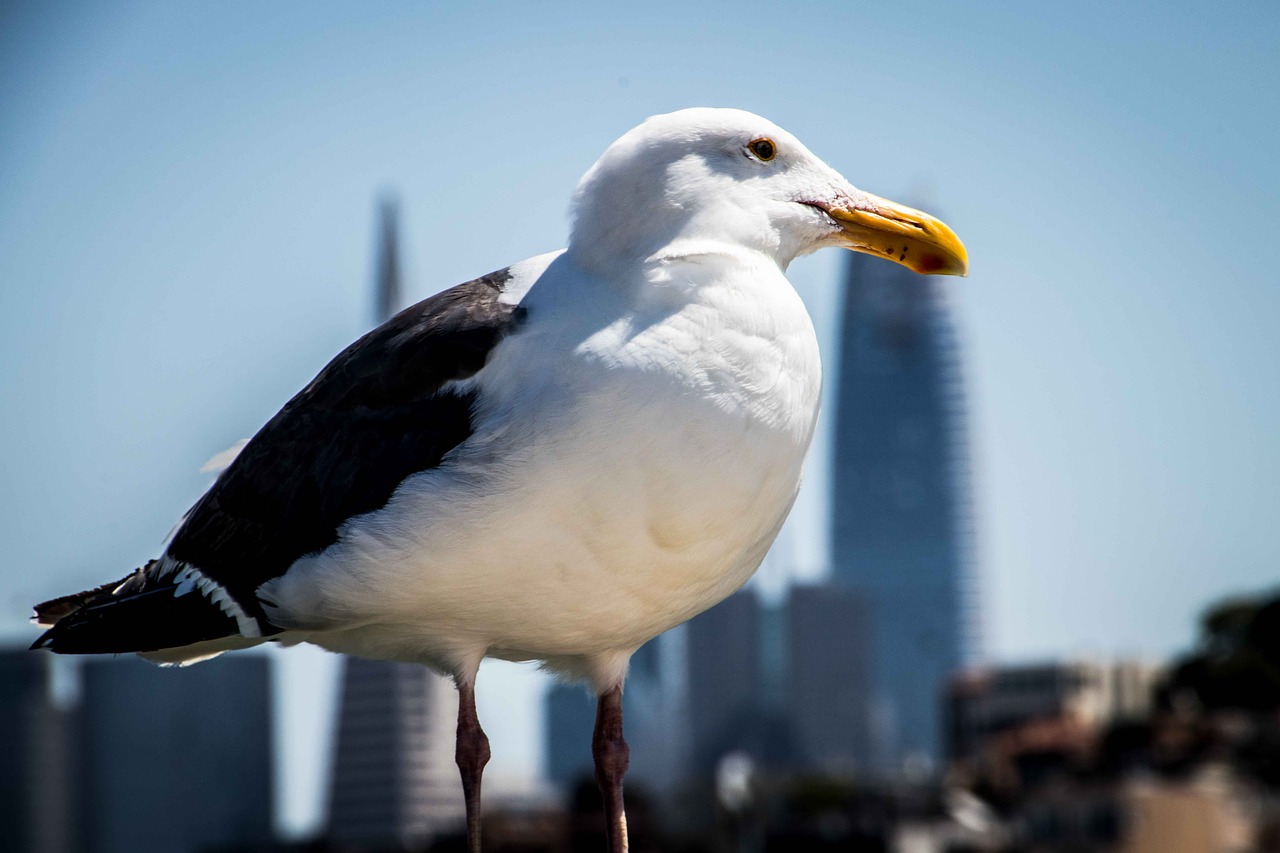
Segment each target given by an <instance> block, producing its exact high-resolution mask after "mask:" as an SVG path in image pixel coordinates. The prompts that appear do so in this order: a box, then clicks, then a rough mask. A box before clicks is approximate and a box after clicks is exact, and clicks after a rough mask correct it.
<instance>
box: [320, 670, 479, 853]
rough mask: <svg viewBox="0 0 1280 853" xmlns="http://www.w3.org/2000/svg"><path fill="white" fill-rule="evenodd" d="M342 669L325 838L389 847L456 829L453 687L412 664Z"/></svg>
mask: <svg viewBox="0 0 1280 853" xmlns="http://www.w3.org/2000/svg"><path fill="white" fill-rule="evenodd" d="M343 663H344V668H343V676H342V699H341V706H340V708H339V710H338V741H337V751H336V753H335V757H334V764H333V784H332V787H331V790H330V796H329V831H328V835H329V837H330V838H332V839H333V840H335V841H339V842H347V843H353V844H363V845H368V846H375V847H396V846H412V845H419V844H422V843H424V842H426V841H427V840H429V839H430V838H431V837H432V836H434V835H438V834H440V833H446V832H454V831H457V830H459V829H460V828H461V827H462V826H463V822H464V820H465V811H464V803H463V798H462V783H461V781H460V779H459V776H458V768H457V767H456V765H455V764H454V756H453V747H454V729H455V726H456V720H457V716H458V695H457V691H456V690H454V688H453V684H452V683H451V682H450V681H449V680H448V679H447V678H444V677H443V676H440V675H438V674H436V673H435V672H432V671H431V670H430V669H428V668H427V667H425V666H421V665H418V664H409V663H397V662H393V661H379V660H366V659H363V658H347V659H346V660H345V661H344V662H343Z"/></svg>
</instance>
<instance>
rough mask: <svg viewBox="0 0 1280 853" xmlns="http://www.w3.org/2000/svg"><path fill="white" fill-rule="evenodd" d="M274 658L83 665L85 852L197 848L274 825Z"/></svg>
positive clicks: (257, 838) (189, 851)
mask: <svg viewBox="0 0 1280 853" xmlns="http://www.w3.org/2000/svg"><path fill="white" fill-rule="evenodd" d="M270 686H271V673H270V660H269V659H268V658H267V657H265V656H262V655H252V654H237V655H230V656H225V657H221V658H219V659H217V660H213V661H208V662H206V663H201V664H200V665H199V666H193V667H185V668H177V667H169V668H161V667H158V666H156V665H154V664H150V663H147V662H145V661H143V660H140V659H138V658H136V657H132V656H130V657H122V658H93V659H90V660H86V661H84V662H83V663H82V664H81V708H80V716H81V720H80V726H79V729H80V732H79V738H78V744H77V753H78V767H77V774H78V777H79V781H80V791H79V796H80V798H81V809H80V816H81V835H82V837H83V839H84V841H85V849H86V850H88V851H89V853H137V851H139V850H164V851H166V853H198V851H201V850H208V849H211V848H217V847H230V846H233V845H244V844H255V843H264V842H267V841H269V840H270V838H271V833H272V794H273V792H272V762H273V754H272V737H271V702H270Z"/></svg>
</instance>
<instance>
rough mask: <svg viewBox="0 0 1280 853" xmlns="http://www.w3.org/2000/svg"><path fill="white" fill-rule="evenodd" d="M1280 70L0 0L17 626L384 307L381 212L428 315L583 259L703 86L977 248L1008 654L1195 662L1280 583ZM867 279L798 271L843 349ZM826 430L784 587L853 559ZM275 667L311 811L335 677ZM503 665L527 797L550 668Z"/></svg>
mask: <svg viewBox="0 0 1280 853" xmlns="http://www.w3.org/2000/svg"><path fill="white" fill-rule="evenodd" d="M1277 57H1280V7H1278V6H1276V5H1275V4H1272V3H1262V2H1258V3H1239V4H1233V5H1231V6H1230V7H1229V9H1226V8H1216V7H1215V8H1213V9H1210V7H1206V6H1204V5H1203V4H1192V3H1160V4H1155V3H1151V4H1129V5H1128V6H1126V7H1125V8H1122V9H1121V8H1116V6H1115V4H1108V3H1098V2H1082V3H1074V4H1036V5H1035V6H1034V7H1032V6H1030V5H1028V4H1019V3H996V2H985V3H966V4H957V3H945V2H935V3H926V2H903V3H893V4H882V3H877V4H864V3H852V2H850V3H842V4H817V3H803V2H793V3H787V4H781V3H778V4H765V3H755V2H734V3H708V4H690V3H687V2H685V3H666V2H661V0H655V2H651V3H647V4H643V5H640V6H637V5H635V4H629V5H626V6H621V5H619V6H606V5H604V4H585V3H584V4H560V5H556V6H554V7H548V6H546V5H544V4H527V3H526V4H516V3H484V4H465V5H464V4H452V5H448V6H446V5H444V4H432V3H414V4H408V3H390V2H387V3H380V4H377V5H376V6H372V5H367V4H319V3H302V2H284V1H283V0H282V2H274V3H271V4H255V3H248V2H230V3H203V4H198V3H182V2H166V3H159V2H156V3H113V4H103V3H91V2H64V3H59V4H56V5H55V4H47V3H37V2H27V3H7V4H3V5H0V79H3V80H5V81H6V83H5V88H4V92H3V95H0V393H2V394H3V399H4V401H5V405H4V406H3V408H2V409H0V446H3V447H4V448H5V452H4V456H3V460H4V461H3V477H0V630H3V631H4V633H5V635H6V636H11V637H14V638H18V637H28V636H29V629H28V628H27V626H26V625H25V623H24V621H23V620H24V619H25V617H26V614H27V612H28V607H29V605H30V604H31V603H32V602H33V601H35V600H39V599H40V598H42V597H47V596H51V595H55V594H60V593H64V592H67V591H70V590H72V589H79V588H82V587H84V586H87V585H90V584H95V583H99V582H101V581H103V580H106V579H108V578H112V577H118V576H120V575H123V574H124V573H125V572H126V571H128V570H129V569H131V568H132V567H134V566H136V565H138V564H140V563H141V562H142V561H144V560H145V559H147V558H148V557H150V556H153V555H154V553H155V551H156V549H157V547H158V545H159V542H160V540H161V538H162V537H163V536H164V535H165V533H166V532H167V531H168V530H169V528H170V526H171V525H172V523H173V521H174V520H175V519H176V518H177V517H178V515H179V514H180V513H181V512H182V511H183V510H184V509H185V508H186V507H187V506H188V505H189V504H190V502H191V501H192V500H193V499H194V498H195V497H196V496H197V495H198V494H199V492H200V491H201V490H202V489H203V488H204V487H205V485H207V482H208V481H207V477H206V476H205V475H200V474H198V473H197V469H198V468H199V467H200V465H201V463H202V462H204V461H205V459H207V458H208V457H209V456H211V455H212V454H213V453H215V452H217V451H218V450H221V449H222V448H224V447H226V446H228V445H230V444H231V443H233V442H234V441H235V440H237V439H239V438H241V437H243V436H247V435H249V434H251V433H252V432H253V431H254V430H255V429H256V428H257V427H258V426H259V425H261V423H262V422H263V421H265V420H266V418H268V417H269V416H270V415H271V414H272V413H273V412H274V411H275V409H276V408H277V407H278V406H279V405H280V404H281V403H282V402H283V401H284V400H285V399H287V398H288V396H290V395H291V394H292V393H293V392H294V391H295V390H297V389H298V388H299V387H301V386H302V385H303V384H305V382H306V381H307V380H308V379H309V378H310V377H311V376H312V375H313V374H314V373H315V372H316V371H317V370H318V369H319V368H320V367H321V366H323V364H324V362H325V361H326V360H327V359H328V358H329V357H330V356H331V355H332V354H333V353H335V352H337V351H338V350H339V349H340V348H341V347H342V346H344V345H345V344H346V343H347V342H348V341H349V340H350V339H352V338H353V337H355V336H356V335H358V334H359V333H360V332H362V331H363V330H364V329H365V328H366V327H367V325H368V322H369V318H370V311H371V308H370V298H369V279H370V275H371V271H372V237H373V218H374V211H373V205H374V200H375V198H376V196H377V194H378V193H379V192H380V191H382V190H384V189H386V188H392V189H394V190H395V191H396V192H397V193H398V194H399V196H400V198H401V200H402V204H403V213H404V223H403V224H404V242H405V255H406V257H405V261H406V272H407V277H408V286H409V290H410V292H411V295H412V296H414V297H421V296H425V295H427V294H429V293H431V292H433V291H435V290H438V289H440V288H442V287H445V286H448V285H450V284H453V283H456V282H458V281H462V280H465V279H467V278H471V277H473V276H475V275H477V274H480V273H483V272H487V271H489V270H492V269H494V268H497V267H501V266H503V265H505V264H507V263H510V262H512V261H514V260H518V259H520V258H524V257H527V256H529V255H532V254H536V253H539V252H543V251H547V250H549V249H553V248H556V247H559V246H560V245H562V244H563V242H564V240H565V235H566V231H567V220H566V217H565V209H566V205H567V201H568V197H569V194H570V192H571V190H572V188H573V185H574V182H575V181H576V180H577V177H578V176H579V175H580V174H581V173H582V171H584V170H585V169H586V167H587V166H589V165H590V164H591V162H592V160H593V159H594V158H595V156H596V155H597V154H598V153H599V152H600V151H601V150H603V148H604V147H605V146H606V145H607V144H608V143H609V142H610V141H611V140H612V139H613V138H615V137H616V136H618V135H619V134H621V133H622V132H623V131H625V130H626V129H628V128H629V127H631V126H632V125H634V124H635V123H637V122H638V121H640V120H641V119H642V118H644V117H645V116H647V115H650V114H652V113H656V112H666V111H668V110H671V109H676V108H679V107H684V106H691V105H711V106H736V107H741V108H745V109H749V110H753V111H755V112H758V113H761V114H762V115H765V116H767V117H769V118H771V119H773V120H775V121H777V122H778V123H779V124H781V125H783V126H784V127H787V128H788V129H789V130H791V131H793V132H794V133H796V134H797V135H798V136H799V137H800V138H801V139H803V140H804V141H805V142H806V144H807V145H808V146H809V147H810V148H811V149H813V150H814V151H815V152H817V153H818V154H819V155H821V156H823V157H825V158H826V159H827V160H828V161H829V162H830V163H832V165H834V166H835V167H836V168H838V169H840V170H841V171H842V172H844V174H845V175H846V176H847V177H849V178H850V179H851V180H852V181H853V182H854V183H855V184H858V185H859V186H862V187H863V188H865V189H868V190H871V191H873V192H877V193H880V194H882V195H886V196H889V197H891V198H893V197H911V198H916V199H920V198H925V199H931V200H932V201H931V202H929V205H928V206H932V207H935V208H936V209H937V210H938V211H939V212H940V213H941V214H943V216H944V218H945V219H946V220H947V222H948V223H949V224H951V225H952V226H953V227H954V228H955V229H956V231H957V232H958V233H959V234H960V235H961V236H962V237H963V238H964V240H965V242H966V244H967V245H968V248H969V253H970V258H971V260H972V267H973V273H972V276H971V277H970V278H969V279H967V280H965V281H962V282H961V281H957V282H954V283H952V284H951V285H950V286H949V291H950V295H951V297H952V304H953V306H954V309H955V313H956V317H957V322H958V324H959V327H960V333H961V339H962V341H963V343H964V359H965V364H964V367H965V371H966V375H967V382H968V387H969V389H970V391H971V396H970V401H969V402H970V408H971V432H972V439H973V451H974V457H975V472H976V494H975V500H976V516H977V522H978V544H979V559H980V566H981V573H982V588H983V592H984V613H985V620H984V623H985V628H986V639H987V651H988V655H989V656H990V657H991V658H993V659H997V660H1010V659H1027V658H1035V657H1045V656H1050V655H1054V656H1057V655H1067V654H1108V655H1109V654H1142V655H1147V656H1161V655H1164V654H1167V653H1169V652H1171V651H1174V650H1176V649H1177V648H1179V647H1182V646H1185V645H1186V644H1187V643H1188V642H1189V641H1190V639H1191V637H1192V630H1193V625H1192V620H1193V618H1194V615H1195V614H1196V613H1197V611H1198V610H1199V609H1200V608H1201V607H1202V606H1203V605H1204V604H1205V603H1206V602H1207V601H1208V600H1210V599H1212V598H1213V597H1215V596H1220V595H1223V594H1228V593H1231V592H1235V591H1240V590H1250V589H1256V588H1260V587H1268V586H1271V585H1272V584H1274V583H1275V581H1276V575H1277V568H1280V559H1278V558H1280V527H1278V526H1277V524H1276V519H1277V518H1280V447H1278V444H1277V441H1276V438H1275V437H1276V436H1277V435H1278V434H1280V382H1278V381H1277V375H1280V371H1278V368H1280V346H1278V345H1277V339H1278V338H1280V287H1277V284H1278V283H1280V282H1278V281H1277V278H1278V276H1277V273H1276V267H1275V262H1274V260H1273V255H1274V254H1275V244H1276V241H1277V237H1276V234H1277V231H1278V228H1277V226H1280V158H1277V156H1276V152H1277V151H1280V92H1277V88H1278V87H1280V82H1278V81H1280V73H1278V72H1280V61H1278V60H1277ZM838 261H839V257H838V255H836V254H834V253H832V252H828V253H825V254H821V255H818V256H815V257H813V258H810V259H804V260H802V261H800V262H797V263H796V264H795V265H794V266H793V268H792V278H793V280H794V281H795V282H796V284H797V287H798V289H800V291H801V293H802V295H803V296H804V297H805V299H806V301H807V302H808V303H809V305H810V307H811V310H812V312H813V313H814V315H815V320H816V322H817V325H818V327H819V329H820V333H821V334H822V336H823V344H824V347H826V349H827V350H828V351H831V346H830V345H831V340H832V331H833V324H832V319H833V316H832V315H833V312H834V311H835V308H836V306H837V304H838V303H837V299H838V290H837V288H836V284H835V276H836V271H837V265H838ZM826 436H827V433H826V432H823V433H822V434H821V435H820V436H819V446H818V448H817V449H816V453H815V456H814V458H813V460H812V465H811V475H810V481H809V484H808V487H807V490H806V493H805V495H804V497H803V498H802V500H801V501H800V503H799V505H798V508H797V511H796V515H795V518H794V520H793V522H792V523H791V525H790V528H789V530H788V531H787V535H786V536H785V538H784V540H783V544H784V548H785V550H784V552H783V553H781V554H779V555H775V557H774V558H773V565H774V567H775V570H776V569H777V567H779V566H787V565H792V564H794V566H795V571H796V573H797V574H798V575H799V576H801V577H813V576H816V575H817V574H819V573H820V572H821V570H822V567H823V561H824V547H825V546H824V543H823V538H822V537H823V535H824V534H825V530H826V522H825V519H824V518H823V511H824V500H825V494H824V490H825V487H826V482H827V481H826V478H825V476H824V472H823V471H822V464H823V463H824V462H825V459H826V452H827V451H826V448H825V446H823V442H824V441H825V440H826ZM280 659H281V661H282V662H284V663H285V666H284V667H283V672H284V675H283V678H284V680H285V682H286V684H287V688H288V689H287V696H288V698H287V699H286V711H287V713H289V714H290V720H298V721H301V722H298V723H297V724H296V725H293V726H291V733H290V734H289V738H288V739H287V740H288V743H287V744H286V747H285V748H286V753H287V755H288V761H287V764H286V770H285V772H286V785H285V786H284V787H285V788H287V789H288V790H289V791H290V795H289V798H288V799H287V801H286V802H285V803H284V805H285V807H286V812H285V818H286V823H287V824H288V825H290V826H292V827H294V828H301V827H305V826H307V825H309V822H310V821H314V819H315V814H316V803H317V802H318V800H317V798H316V796H315V793H316V792H315V790H313V788H314V781H313V780H314V779H315V778H317V774H318V773H319V771H320V770H322V769H323V768H322V767H321V766H320V765H318V764H316V762H317V761H318V760H319V759H318V758H316V757H315V756H314V755H313V754H312V753H315V752H316V749H315V748H314V747H313V746H310V745H309V744H311V743H312V742H313V741H316V740H317V739H318V737H319V734H318V733H319V732H322V731H323V727H324V724H325V719H326V717H325V713H326V711H325V709H326V708H327V707H328V702H329V697H330V695H331V693H332V684H331V680H330V674H331V672H332V660H331V659H329V658H327V657H325V656H323V655H321V654H319V653H311V652H305V651H301V650H294V651H292V652H289V653H287V654H283V655H281V658H280ZM492 671H493V675H491V676H489V677H488V682H489V684H490V685H491V686H490V687H489V692H488V693H487V694H486V693H485V692H484V691H485V680H484V679H485V675H484V674H483V673H482V684H481V690H482V693H481V702H482V708H481V712H482V714H483V715H486V716H487V719H488V720H490V721H491V722H490V728H491V729H492V730H493V734H494V746H495V750H494V751H495V764H494V769H495V773H496V774H497V775H499V776H501V775H502V774H507V775H508V776H509V777H510V778H513V779H514V778H518V777H519V776H520V775H521V774H524V773H527V772H528V769H529V768H530V767H531V766H532V764H533V763H534V762H535V760H536V748H535V736H534V733H536V730H537V725H538V722H539V721H538V715H537V710H536V702H535V701H534V699H535V698H536V696H537V693H538V691H539V690H540V689H541V687H540V682H538V680H537V679H536V677H535V676H532V675H530V674H529V673H527V672H525V671H520V670H516V669H515V668H514V667H506V668H503V667H494V668H493V670H492ZM513 697H514V698H513ZM307 738H312V741H308V740H307ZM308 780H312V781H308ZM308 786H311V787H308Z"/></svg>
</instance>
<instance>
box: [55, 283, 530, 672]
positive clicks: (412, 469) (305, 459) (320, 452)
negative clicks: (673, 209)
mask: <svg viewBox="0 0 1280 853" xmlns="http://www.w3.org/2000/svg"><path fill="white" fill-rule="evenodd" d="M510 278H511V275H510V273H509V272H508V271H507V270H502V271H499V272H496V273H492V274H490V275H487V276H484V277H482V278H478V279H475V280H473V281H469V282H467V283H466V284H461V285H459V286H457V287H454V288H452V289H450V290H446V291H444V292H442V293H439V294H437V295H435V296H432V297H430V298H429V299H426V300H424V301H422V302H419V303H418V304H417V305H414V306H412V307H410V308H407V309H405V310H404V311H402V312H400V313H399V314H397V315H396V316H395V317H393V318H392V319H390V320H388V321H387V322H386V323H384V324H383V325H381V326H379V327H378V328H377V329H374V330H373V331H372V332H370V333H369V334H367V335H365V336H364V337H362V338H361V339H360V340H358V341H356V342H355V343H353V344H352V345H351V346H349V347H347V348H346V349H345V350H344V351H343V352H342V353H341V354H339V355H338V356H337V357H336V358H335V359H333V361H331V362H330V363H329V364H328V366H327V367H325V369H324V370H322V371H321V372H320V374H319V375H318V376H317V377H316V378H315V379H314V380H312V382H311V383H310V384H309V385H308V386H307V387H306V388H304V389H303V390H302V391H301V392H299V393H298V394H297V396H295V397H294V398H293V399H292V400H290V401H289V402H288V404H286V405H285V407H284V408H283V409H281V410H280V412H279V413H278V414H276V416H275V417H273V418H272V419H271V420H270V421H268V422H267V424H266V426H264V427H263V428H262V429H261V430H260V431H259V432H258V434H257V435H255V436H254V437H253V438H252V439H251V440H250V441H249V443H248V444H247V445H245V447H244V449H243V450H241V451H240V454H239V456H238V457H236V459H235V461H234V462H232V463H231V465H230V466H229V467H228V468H227V469H226V470H225V471H224V472H223V473H222V474H221V476H219V478H218V480H217V482H216V483H214V485H213V487H212V488H211V489H210V490H209V491H208V492H207V493H206V494H205V495H204V497H202V498H201V499H200V500H199V501H198V502H197V503H196V505H195V506H194V507H193V508H192V509H191V512H189V513H188V514H187V517H186V519H185V520H184V521H183V523H182V525H181V526H180V527H179V529H178V531H177V533H176V534H175V536H174V538H173V541H172V542H171V543H170V545H169V549H168V552H167V557H168V558H169V559H168V560H164V561H160V562H159V563H155V562H153V563H152V564H148V566H147V567H144V569H140V570H138V572H135V573H134V574H133V575H130V576H129V577H128V578H126V579H125V581H124V582H120V583H118V584H108V585H107V586H105V587H100V588H98V589H96V590H90V591H88V592H84V593H80V594H79V595H77V596H67V597H64V598H60V599H55V600H54V601H51V602H46V603H45V604H43V605H39V606H37V608H36V614H37V617H39V619H40V621H41V623H42V624H52V625H53V627H52V628H51V629H50V630H49V631H47V632H46V633H45V635H44V636H42V637H41V638H40V640H38V641H37V642H36V646H37V647H41V648H51V649H52V650H53V651H67V652H72V653H77V652H105V651H149V650H156V649H164V648H173V647H176V646H182V645H188V644H190V643H193V642H199V641H201V640H208V639H216V638H218V637H224V636H229V635H233V634H235V633H237V624H238V622H237V619H236V618H234V616H233V615H232V614H233V613H234V608H229V607H228V606H227V605H225V604H224V605H223V606H221V607H219V606H217V605H216V602H215V601H214V600H213V599H214V598H217V597H220V596H221V594H222V593H225V595H226V596H228V597H229V598H230V599H231V601H232V602H234V604H235V606H236V607H238V608H239V609H240V611H241V613H242V615H241V619H244V618H246V617H247V618H251V619H253V620H255V621H256V622H257V627H258V630H259V631H260V632H261V633H262V634H264V635H266V634H272V633H277V632H278V630H279V629H277V628H276V627H275V626H273V625H271V624H270V623H269V622H268V621H267V619H266V616H265V615H264V613H263V610H262V606H261V604H260V603H259V602H258V599H257V597H256V596H255V594H254V593H255V590H257V588H258V587H259V586H260V585H262V584H263V583H265V582H266V581H268V580H271V579H272V578H275V577H279V576H280V575H282V574H284V572H285V571H287V570H288V568H289V566H291V565H292V564H293V563H294V561H295V560H297V559H298V558H299V557H302V556H305V555H307V554H313V553H316V552H318V551H321V550H323V549H324V548H326V547H328V546H329V545H332V544H333V543H334V542H336V541H337V539H338V528H339V527H340V526H341V525H342V523H343V522H344V521H346V520H347V519H349V518H352V517H353V516H357V515H361V514H362V513H366V512H371V511H373V510H376V509H379V508H381V507H383V506H385V505H386V503H387V501H388V500H389V499H390V497H391V494H392V492H394V491H395V489H396V487H397V486H398V485H399V484H400V483H401V482H402V481H403V480H404V479H405V478H406V477H407V476H409V475H410V474H413V473H416V472H419V471H425V470H427V469H429V468H433V467H435V466H437V465H439V464H440V461H441V459H442V458H443V457H444V456H445V454H447V453H448V452H449V451H450V450H452V449H453V448H455V447H457V446H458V445H459V444H461V443H462V442H463V441H465V440H466V439H467V437H468V436H470V435H471V431H472V423H471V410H472V404H473V403H474V397H475V392H474V391H469V390H463V389H459V388H457V387H452V388H450V387H446V386H448V385H449V383H451V382H454V381H456V380H460V379H466V378H467V377H469V376H472V375H474V374H475V373H477V372H478V371H479V370H480V369H481V368H482V367H483V366H484V364H485V361H486V360H487V359H488V357H489V354H490V352H492V350H493V348H494V347H495V346H496V345H497V344H498V342H499V341H501V340H502V338H503V337H505V336H506V335H507V334H509V333H510V332H511V331H512V330H513V329H514V328H516V326H518V325H519V323H520V322H521V320H522V319H523V311H522V309H519V308H517V307H516V306H513V305H509V304H507V303H505V302H503V301H501V300H500V298H499V297H500V296H501V294H502V291H503V289H504V287H505V285H506V284H507V282H508V281H509V280H510ZM174 561H176V562H177V563H180V564H185V565H186V566H190V567H192V568H194V569H196V570H197V571H198V572H199V573H200V575H201V576H202V577H201V584H200V586H199V587H198V588H199V590H200V592H201V593H202V595H186V594H175V593H177V587H178V586H179V585H180V583H181V572H177V573H175V572H174V571H173V565H174ZM166 564H167V569H168V574H167V575H166V576H161V574H160V572H161V571H164V570H165V567H166ZM210 584H212V585H213V586H211V585H210ZM160 591H163V592H164V593H165V594H163V595H159V594H157V593H158V592H160ZM206 605H207V606H206ZM193 607H196V611H193ZM197 611H198V612H197ZM113 613H119V614H120V616H119V617H114V616H112V615H111V614H113ZM241 628H243V626H241ZM241 632H242V631H241ZM122 645H123V646H128V648H120V647H119V646H122Z"/></svg>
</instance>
